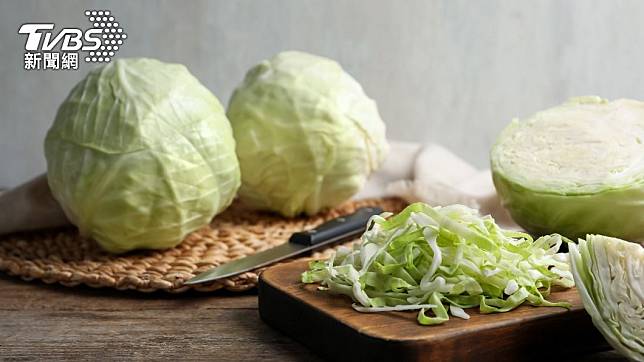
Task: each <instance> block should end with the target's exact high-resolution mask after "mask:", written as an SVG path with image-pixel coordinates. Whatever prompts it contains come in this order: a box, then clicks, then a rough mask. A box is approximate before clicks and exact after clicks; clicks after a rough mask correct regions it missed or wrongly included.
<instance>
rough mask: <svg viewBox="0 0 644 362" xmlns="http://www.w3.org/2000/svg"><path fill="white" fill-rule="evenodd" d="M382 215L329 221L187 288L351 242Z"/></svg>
mask: <svg viewBox="0 0 644 362" xmlns="http://www.w3.org/2000/svg"><path fill="white" fill-rule="evenodd" d="M381 213H382V209H380V208H377V207H363V208H360V209H358V210H357V211H356V212H354V213H353V214H350V215H347V216H341V217H338V218H335V219H333V220H330V221H327V222H325V223H324V224H322V225H320V226H318V227H316V228H314V229H311V230H307V231H301V232H296V233H294V234H293V235H291V237H290V239H289V241H288V242H287V243H284V244H282V245H280V246H276V247H274V248H271V249H268V250H264V251H262V252H259V253H257V254H253V255H249V256H247V257H245V258H241V259H237V260H233V261H231V262H228V263H226V264H223V265H220V266H218V267H216V268H214V269H210V270H208V271H205V272H203V273H201V274H199V275H197V276H196V277H194V278H192V279H190V280H188V281H187V282H185V284H188V285H192V284H199V283H205V282H211V281H213V280H217V279H222V278H227V277H230V276H233V275H236V274H240V273H243V272H247V271H249V270H253V269H256V268H259V267H263V266H266V265H268V264H272V263H275V262H277V261H280V260H283V259H287V258H291V257H294V256H296V255H299V254H302V253H305V252H307V251H310V250H314V249H318V248H321V247H323V246H326V245H329V244H331V243H335V242H339V241H346V240H350V239H351V238H354V237H356V236H358V235H360V234H362V233H363V232H364V231H365V229H366V227H367V222H368V221H369V218H370V217H372V216H373V215H379V214H381Z"/></svg>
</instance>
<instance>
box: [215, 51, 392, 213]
mask: <svg viewBox="0 0 644 362" xmlns="http://www.w3.org/2000/svg"><path fill="white" fill-rule="evenodd" d="M227 115H228V118H229V119H230V122H231V124H232V128H233V132H234V135H235V140H236V141H237V155H238V157H239V162H240V167H241V174H242V186H241V188H240V191H239V194H240V198H241V199H242V200H243V201H244V202H246V203H247V204H249V205H251V206H254V207H256V208H259V209H266V210H273V211H276V212H279V213H281V214H282V215H284V216H288V217H290V216H295V215H298V214H300V213H306V214H309V215H310V214H315V213H317V212H318V211H320V210H322V209H325V208H329V207H333V206H336V205H338V204H340V203H341V202H343V201H345V200H347V199H348V198H350V197H351V196H353V195H354V194H355V193H356V192H357V191H358V190H359V189H360V188H361V187H362V186H363V185H364V183H365V181H366V179H367V177H368V176H369V174H371V173H372V172H373V171H374V170H376V169H377V168H378V167H379V165H380V164H381V162H382V161H383V159H384V157H385V155H386V153H387V150H388V145H387V141H386V139H385V125H384V123H383V121H382V120H381V118H380V115H379V114H378V109H377V107H376V104H375V102H374V101H373V100H372V99H370V98H369V97H367V95H365V93H364V91H363V89H362V87H361V86H360V84H358V82H356V81H355V80H354V79H353V78H352V77H351V76H350V75H349V74H347V73H346V72H345V71H344V70H343V69H342V68H341V67H340V65H339V64H338V63H336V62H334V61H332V60H330V59H327V58H323V57H319V56H315V55H311V54H307V53H303V52H296V51H289V52H282V53H279V54H277V55H276V56H274V57H273V58H271V59H268V60H265V61H262V62H261V63H259V64H258V65H256V66H255V67H253V68H252V69H251V70H249V71H248V73H247V74H246V77H245V79H244V81H243V83H242V84H241V85H240V86H239V87H238V88H237V89H236V90H235V92H234V94H233V95H232V98H231V100H230V104H229V107H228V111H227Z"/></svg>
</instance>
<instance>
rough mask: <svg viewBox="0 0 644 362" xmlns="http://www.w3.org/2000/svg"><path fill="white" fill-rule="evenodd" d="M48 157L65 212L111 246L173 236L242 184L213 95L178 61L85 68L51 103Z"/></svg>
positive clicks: (165, 242)
mask: <svg viewBox="0 0 644 362" xmlns="http://www.w3.org/2000/svg"><path fill="white" fill-rule="evenodd" d="M45 156H46V158H47V173H48V180H49V185H50V187H51V190H52V193H53V195H54V197H55V198H56V199H57V200H58V202H59V203H60V204H61V206H62V207H63V209H64V211H65V214H66V215H67V217H68V218H69V219H70V220H71V221H72V222H73V223H74V224H75V225H76V226H78V228H79V230H80V232H81V234H83V235H86V236H90V237H93V238H94V239H96V241H98V243H99V244H100V245H101V246H102V247H103V248H105V249H106V250H108V251H111V252H125V251H128V250H132V249H137V248H150V249H159V248H168V247H172V246H174V245H176V244H178V243H179V242H181V240H182V239H183V238H184V237H185V236H186V234H188V233H189V232H191V231H193V230H196V229H198V228H200V227H202V226H204V225H206V224H208V223H209V222H210V220H211V219H212V217H213V216H214V215H215V214H217V213H218V212H220V211H221V210H223V209H224V208H225V207H226V206H228V205H229V204H230V203H231V202H232V199H233V197H234V196H235V193H236V191H237V189H238V187H239V184H240V175H239V164H238V162H237V158H236V156H235V141H234V139H233V135H232V131H231V128H230V124H229V122H228V120H227V118H226V115H225V113H224V109H223V107H222V106H221V104H220V103H219V101H218V100H217V98H216V97H215V96H214V95H213V94H212V93H211V92H210V91H208V89H206V88H205V87H204V86H203V85H201V83H199V81H198V80H197V79H195V78H194V77H193V76H192V75H191V74H190V73H189V72H188V70H187V69H186V68H185V67H184V66H183V65H178V64H166V63H162V62H159V61H157V60H153V59H120V60H117V61H115V62H112V63H110V64H108V65H106V66H104V67H101V68H98V69H95V70H93V71H91V72H90V73H89V74H88V75H87V76H86V77H85V79H83V80H82V81H81V82H80V83H78V84H77V85H76V86H75V87H74V89H72V91H71V93H70V94H69V96H68V97H67V99H66V100H65V101H64V102H63V103H62V104H61V106H60V108H59V109H58V114H57V115H56V120H55V121H54V124H53V125H52V127H51V129H50V130H49V132H48V134H47V138H46V140H45Z"/></svg>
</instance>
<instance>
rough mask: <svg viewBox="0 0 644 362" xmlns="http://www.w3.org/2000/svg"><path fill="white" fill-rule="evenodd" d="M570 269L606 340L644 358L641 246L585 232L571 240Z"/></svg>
mask: <svg viewBox="0 0 644 362" xmlns="http://www.w3.org/2000/svg"><path fill="white" fill-rule="evenodd" d="M570 256H571V261H572V272H573V276H574V278H575V282H576V284H577V290H578V291H579V294H580V295H581V299H582V301H583V303H584V308H586V311H587V312H588V314H590V316H591V317H592V319H593V323H594V324H595V327H597V329H598V330H599V331H600V332H601V333H602V334H603V335H604V337H605V338H606V340H607V341H608V343H610V345H611V346H613V348H615V349H616V350H617V351H618V352H619V353H621V354H622V355H624V356H625V357H627V358H629V359H632V360H635V361H644V248H643V247H642V246H640V245H638V244H636V243H631V242H628V241H624V240H620V239H616V238H610V237H606V236H601V235H588V236H587V237H586V240H583V239H581V240H579V245H578V246H577V245H574V244H570Z"/></svg>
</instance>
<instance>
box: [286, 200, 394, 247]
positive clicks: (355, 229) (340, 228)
mask: <svg viewBox="0 0 644 362" xmlns="http://www.w3.org/2000/svg"><path fill="white" fill-rule="evenodd" d="M381 213H382V209H380V208H378V207H362V208H360V209H358V210H357V211H356V212H354V213H353V214H351V215H346V216H341V217H338V218H335V219H333V220H330V221H327V222H325V223H324V224H322V225H320V226H318V227H316V228H315V229H311V230H307V231H302V232H297V233H293V235H291V238H290V239H289V242H291V243H296V244H301V245H315V244H319V243H322V242H325V241H328V240H330V239H334V240H335V241H340V240H342V239H345V238H349V237H354V236H357V235H359V234H361V233H362V232H363V231H364V230H365V229H366V227H367V222H368V221H369V218H370V217H372V216H373V215H380V214H381ZM336 239H337V240H336Z"/></svg>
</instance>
